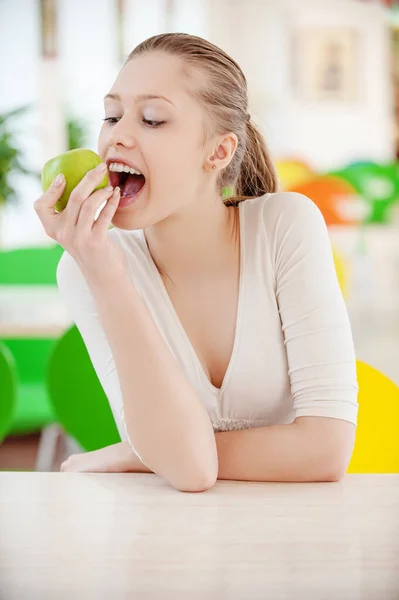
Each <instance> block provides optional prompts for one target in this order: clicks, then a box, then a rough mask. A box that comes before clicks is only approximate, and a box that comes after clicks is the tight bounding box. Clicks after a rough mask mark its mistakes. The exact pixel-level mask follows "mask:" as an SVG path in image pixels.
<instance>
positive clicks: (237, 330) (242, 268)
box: [139, 201, 245, 394]
mask: <svg viewBox="0 0 399 600" xmlns="http://www.w3.org/2000/svg"><path fill="white" fill-rule="evenodd" d="M243 203H244V202H243V201H242V202H240V203H239V204H238V218H239V230H240V277H239V287H238V306H237V317H236V323H235V333H234V343H233V350H232V353H231V356H230V360H229V364H228V366H227V369H226V373H225V375H224V378H223V381H222V385H221V387H220V388H218V387H216V386H215V385H213V383H212V382H211V381H210V379H209V378H208V376H207V374H206V373H205V370H204V367H203V365H202V363H201V361H200V359H199V358H198V355H197V353H196V351H195V350H194V347H193V345H192V343H191V341H190V338H189V337H188V335H187V333H186V330H185V329H184V327H183V325H182V323H181V321H180V319H179V316H178V314H177V312H176V310H175V307H174V305H173V302H172V300H171V298H170V296H169V294H168V292H167V290H166V287H165V284H164V282H163V280H162V277H161V275H160V273H159V271H158V269H157V267H156V265H155V262H154V260H153V258H152V256H151V253H150V250H149V248H148V244H147V240H146V238H145V233H144V229H140V230H139V231H140V237H141V241H142V244H143V249H144V252H145V254H146V256H147V259H148V262H149V265H150V268H151V271H152V272H153V274H154V276H155V279H156V281H157V282H158V285H159V288H160V290H161V293H162V296H163V298H164V300H165V302H166V304H167V306H168V308H169V311H170V313H171V315H172V317H173V319H174V321H175V323H176V326H177V328H178V330H179V331H180V334H181V335H182V337H183V339H184V343H185V345H186V346H187V348H188V350H189V351H190V353H191V355H192V357H193V359H194V362H195V364H196V365H197V368H198V370H199V372H200V374H201V377H202V378H203V379H204V380H205V383H206V385H207V386H208V388H209V389H210V390H211V391H212V392H214V393H218V394H222V393H223V392H224V391H225V389H226V387H227V384H228V381H229V379H230V375H231V371H232V368H233V363H234V360H235V356H236V354H237V350H238V343H239V338H240V331H241V321H242V306H243V290H244V277H245V227H244V210H243V208H241V205H242V204H243Z"/></svg>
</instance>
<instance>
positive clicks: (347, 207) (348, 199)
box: [290, 175, 363, 225]
mask: <svg viewBox="0 0 399 600" xmlns="http://www.w3.org/2000/svg"><path fill="white" fill-rule="evenodd" d="M290 191H291V192H298V193H300V194H304V195H305V196H307V197H308V198H310V199H311V200H313V202H314V203H315V204H316V205H317V206H318V207H319V209H320V210H321V212H322V214H323V216H324V219H325V221H326V224H327V225H355V224H357V223H361V222H362V220H363V215H362V207H363V202H362V201H361V199H360V198H359V196H358V194H357V192H356V190H355V188H354V187H352V186H351V185H350V184H349V183H348V182H346V181H344V180H343V179H340V178H338V177H333V176H331V175H324V176H320V177H314V178H313V179H312V180H311V181H307V182H305V183H302V184H300V185H296V186H293V187H291V188H290Z"/></svg>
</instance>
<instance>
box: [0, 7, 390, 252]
mask: <svg viewBox="0 0 399 600" xmlns="http://www.w3.org/2000/svg"><path fill="white" fill-rule="evenodd" d="M58 4H59V15H58V17H59V18H58V30H59V54H60V57H59V79H58V83H57V81H53V80H52V81H51V82H49V81H48V82H47V85H46V87H45V90H44V96H45V95H46V94H47V93H48V92H49V91H50V90H53V91H52V93H53V94H55V93H57V89H58V90H59V94H60V97H61V98H62V106H63V107H64V110H68V111H70V112H72V113H73V114H74V116H76V117H80V118H84V119H86V120H87V123H88V127H89V140H88V143H87V146H88V147H91V148H92V149H94V150H96V149H97V136H98V131H99V129H100V126H101V119H102V117H103V100H102V99H103V96H104V95H105V94H106V92H107V91H108V89H109V88H110V87H111V85H112V83H113V81H114V79H115V77H116V75H117V73H118V71H119V69H120V67H121V65H120V63H119V57H118V54H117V52H118V46H117V33H116V14H115V6H116V2H114V0H58ZM175 5H176V8H177V12H176V14H175V15H174V17H173V18H172V19H171V20H170V19H169V20H168V19H167V11H166V6H167V5H166V0H130V1H129V0H127V1H126V7H127V10H126V19H125V23H124V31H125V48H124V50H125V54H126V56H127V54H128V53H129V52H130V51H131V50H132V49H133V48H134V47H135V46H136V45H137V44H138V43H139V42H141V41H142V40H143V39H145V38H147V37H149V36H151V35H154V34H156V33H161V32H164V31H168V30H170V31H186V32H188V33H193V34H195V35H201V36H203V37H206V38H208V39H210V40H211V41H212V42H214V43H215V44H218V45H220V46H221V47H222V48H224V49H225V50H226V51H227V52H229V53H230V54H231V55H232V56H233V57H234V58H235V59H236V60H237V61H238V62H239V64H240V65H241V67H242V68H243V70H244V72H245V74H246V75H247V78H248V83H249V87H250V111H251V113H252V114H253V116H254V118H255V120H257V121H258V123H259V124H260V126H261V128H262V130H263V132H264V134H265V136H266V138H267V141H268V143H269V146H270V148H271V151H272V153H273V156H274V157H275V158H279V157H283V156H289V155H292V154H295V155H297V156H299V157H302V158H304V159H305V160H308V161H309V162H310V163H311V164H312V165H313V166H314V167H315V168H318V169H328V168H333V167H334V166H336V165H339V164H341V163H345V162H347V161H350V160H355V159H358V158H361V157H367V158H373V159H375V160H385V159H389V158H391V157H392V156H393V136H392V132H391V131H390V118H391V116H390V115H391V109H392V107H391V105H392V100H391V97H390V90H389V81H390V75H389V61H388V36H387V35H386V32H387V29H386V28H387V24H386V23H385V16H384V12H383V11H382V9H380V8H379V7H378V6H377V5H374V4H369V3H360V2H354V1H353V0H300V1H298V0H279V1H278V2H277V1H276V0H217V1H215V0H176V2H175ZM310 24H314V25H326V24H327V25H333V24H336V25H339V26H348V25H350V26H354V27H356V28H357V29H358V31H359V32H360V35H361V38H362V40H363V45H362V49H363V57H364V59H363V60H361V61H360V71H361V78H362V81H363V84H362V90H363V95H364V98H363V100H362V102H360V103H359V104H357V105H347V106H343V107H341V106H337V105H334V104H332V103H329V104H323V105H320V106H318V107H317V106H306V105H305V104H304V103H301V102H300V101H299V100H298V99H295V98H294V97H293V95H292V87H291V81H290V69H291V64H292V54H291V36H292V34H293V33H294V31H295V29H296V28H297V27H298V26H301V25H310ZM39 26H40V23H39V2H36V0H1V1H0V55H1V57H2V60H1V61H0V90H1V93H0V112H2V111H4V110H7V109H8V108H12V107H14V106H19V105H20V104H25V103H27V102H36V103H37V106H36V109H35V111H33V112H32V114H31V115H29V116H28V117H26V118H25V119H24V120H23V121H21V122H20V123H19V124H18V127H19V128H20V129H22V132H23V134H22V136H21V138H20V140H21V145H22V146H23V148H24V151H25V155H26V162H27V164H28V166H29V167H31V168H34V169H36V170H38V171H40V170H41V168H42V166H43V164H44V162H45V161H46V160H47V159H48V158H50V157H51V156H53V155H54V152H55V144H57V143H59V145H60V147H59V150H57V152H58V151H59V152H62V151H63V150H64V148H63V147H62V141H61V137H60V136H59V135H58V134H57V135H55V131H53V129H52V128H54V127H55V128H57V126H58V125H57V123H54V119H55V117H54V116H53V117H51V115H50V114H44V117H45V118H46V123H47V130H46V131H44V130H43V128H42V126H41V118H42V115H43V108H42V107H43V100H42V99H43V85H41V78H42V75H43V70H42V68H41V62H40V61H41V59H40V29H39ZM3 57H6V58H7V60H4V58H3ZM50 83H51V86H50ZM57 86H58V87H57ZM51 133H53V134H54V135H53V136H52V137H51V143H50V141H49V140H50V134H51ZM46 140H47V141H46ZM56 140H60V141H59V142H57V141H56ZM16 186H17V188H18V192H19V195H20V198H21V202H22V206H23V208H22V209H21V210H19V211H14V210H12V209H11V208H10V209H8V210H7V214H6V222H5V223H4V224H3V228H2V231H0V240H1V238H3V243H4V245H6V246H7V247H11V246H19V245H27V244H30V243H52V242H51V240H50V239H49V238H47V236H46V235H45V234H44V232H43V230H42V226H41V223H40V222H39V220H38V217H37V216H36V214H35V212H34V210H33V201H34V200H35V199H36V198H37V197H38V196H39V195H40V194H41V190H40V185H39V183H38V182H36V181H33V180H31V179H28V178H26V177H23V178H18V179H17V180H16ZM0 243H1V242H0Z"/></svg>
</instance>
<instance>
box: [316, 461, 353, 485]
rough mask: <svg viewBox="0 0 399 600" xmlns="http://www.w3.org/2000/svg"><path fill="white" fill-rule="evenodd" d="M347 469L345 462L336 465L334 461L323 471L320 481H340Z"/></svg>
mask: <svg viewBox="0 0 399 600" xmlns="http://www.w3.org/2000/svg"><path fill="white" fill-rule="evenodd" d="M347 469H348V464H347V461H346V460H345V461H340V462H338V463H337V461H335V462H333V463H332V464H330V465H329V468H328V469H324V472H323V476H322V478H321V479H320V481H330V482H331V481H334V482H337V481H341V480H342V479H343V478H344V477H345V474H346V471H347Z"/></svg>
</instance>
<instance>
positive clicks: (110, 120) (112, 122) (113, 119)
mask: <svg viewBox="0 0 399 600" xmlns="http://www.w3.org/2000/svg"><path fill="white" fill-rule="evenodd" d="M117 120H118V118H117V117H106V118H105V119H103V121H108V123H109V124H110V125H113V124H114V123H115V122H116V121H117Z"/></svg>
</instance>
